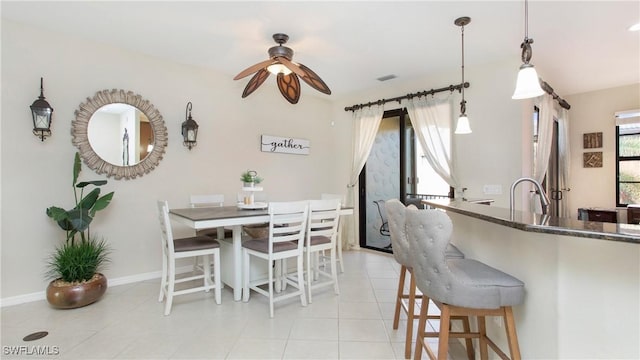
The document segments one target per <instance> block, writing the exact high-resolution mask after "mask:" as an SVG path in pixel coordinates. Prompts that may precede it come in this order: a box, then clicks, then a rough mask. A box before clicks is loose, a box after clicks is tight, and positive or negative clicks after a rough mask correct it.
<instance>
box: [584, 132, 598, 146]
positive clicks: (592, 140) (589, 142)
mask: <svg viewBox="0 0 640 360" xmlns="http://www.w3.org/2000/svg"><path fill="white" fill-rule="evenodd" d="M582 145H583V147H584V148H585V149H595V148H601V147H602V133H601V132H595V133H588V134H583V135H582Z"/></svg>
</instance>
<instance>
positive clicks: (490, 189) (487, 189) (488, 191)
mask: <svg viewBox="0 0 640 360" xmlns="http://www.w3.org/2000/svg"><path fill="white" fill-rule="evenodd" d="M482 190H483V192H484V194H485V195H501V194H502V185H485V186H483V187H482Z"/></svg>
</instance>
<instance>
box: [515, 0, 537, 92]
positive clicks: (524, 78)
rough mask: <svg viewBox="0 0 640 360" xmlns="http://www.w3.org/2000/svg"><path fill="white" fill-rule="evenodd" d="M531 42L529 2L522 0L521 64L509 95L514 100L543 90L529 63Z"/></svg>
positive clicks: (534, 70)
mask: <svg viewBox="0 0 640 360" xmlns="http://www.w3.org/2000/svg"><path fill="white" fill-rule="evenodd" d="M531 44H533V39H531V38H529V3H528V2H527V0H524V41H523V42H522V44H520V48H521V49H522V55H521V57H522V65H521V66H520V71H519V72H518V79H517V80H516V90H515V91H514V92H513V96H511V98H512V99H514V100H519V99H529V98H533V97H537V96H540V95H542V94H544V90H542V87H540V80H539V78H538V73H537V72H536V69H535V68H534V67H533V64H530V63H529V61H531V53H532V51H533V50H532V49H531Z"/></svg>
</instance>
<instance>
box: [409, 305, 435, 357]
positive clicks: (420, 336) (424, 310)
mask: <svg viewBox="0 0 640 360" xmlns="http://www.w3.org/2000/svg"><path fill="white" fill-rule="evenodd" d="M428 312H429V298H428V297H426V296H424V295H423V296H422V306H421V307H420V320H419V321H418V331H417V334H416V348H415V350H414V355H413V359H414V360H420V359H422V348H424V349H425V350H426V351H427V353H428V354H429V357H432V355H433V354H432V353H431V349H429V347H427V346H425V344H424V330H425V328H426V326H427V315H428Z"/></svg>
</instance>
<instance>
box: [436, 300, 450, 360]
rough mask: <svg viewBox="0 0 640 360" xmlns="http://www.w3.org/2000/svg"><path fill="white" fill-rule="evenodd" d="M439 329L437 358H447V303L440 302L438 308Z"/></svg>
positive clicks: (448, 310) (448, 315)
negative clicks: (440, 306) (440, 304)
mask: <svg viewBox="0 0 640 360" xmlns="http://www.w3.org/2000/svg"><path fill="white" fill-rule="evenodd" d="M440 311H441V312H440V331H439V336H438V359H439V360H440V359H447V353H448V352H449V332H450V326H449V323H450V321H451V309H450V308H449V305H447V304H442V308H441V309H440Z"/></svg>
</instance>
